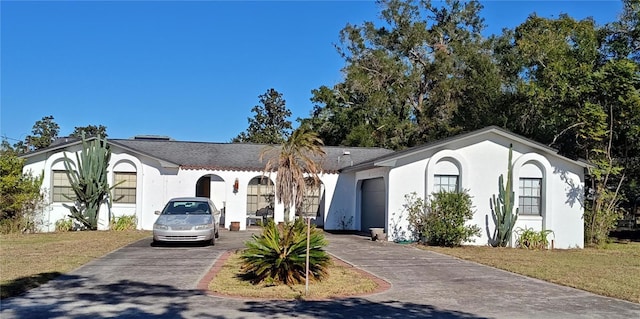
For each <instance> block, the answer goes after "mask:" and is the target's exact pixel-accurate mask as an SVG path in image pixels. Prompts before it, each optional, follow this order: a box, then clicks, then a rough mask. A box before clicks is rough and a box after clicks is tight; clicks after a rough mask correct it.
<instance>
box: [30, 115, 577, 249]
mask: <svg viewBox="0 0 640 319" xmlns="http://www.w3.org/2000/svg"><path fill="white" fill-rule="evenodd" d="M108 143H109V145H110V148H111V152H112V155H111V161H110V165H109V170H108V176H109V179H110V181H111V183H112V185H116V184H117V185H116V187H115V188H114V190H113V194H112V199H113V203H112V207H111V211H110V214H111V215H112V216H121V215H135V216H136V217H137V219H138V227H139V228H140V229H146V230H150V229H152V227H153V223H154V221H155V219H156V217H157V216H156V215H155V214H154V212H155V211H158V210H162V208H163V206H164V204H165V203H166V201H167V200H169V199H170V198H172V197H179V196H204V197H209V198H211V199H212V201H213V202H214V203H215V204H216V206H217V207H218V208H220V209H222V210H223V212H224V225H225V227H227V228H228V227H229V225H230V223H231V222H233V221H238V222H240V226H241V230H243V229H245V227H246V226H247V224H248V223H249V222H251V221H252V219H255V218H260V217H261V216H260V215H261V214H262V213H265V212H266V213H267V214H270V216H271V217H273V218H274V219H275V220H276V221H282V220H284V207H283V205H281V204H278V203H277V200H274V196H273V182H274V181H275V178H276V176H275V174H272V175H269V174H266V175H263V173H262V171H263V169H264V166H265V162H261V161H260V160H259V154H260V152H261V151H262V150H263V149H264V147H265V146H264V145H258V144H233V143H203V142H181V141H174V140H172V139H169V138H163V137H155V136H142V137H136V138H132V139H109V140H108ZM510 146H511V147H512V150H513V160H512V164H513V180H514V191H515V194H516V203H519V207H520V215H519V218H518V221H517V223H516V227H515V228H518V227H520V228H525V227H526V228H533V229H534V230H552V231H553V235H552V237H551V239H553V240H554V245H555V247H556V248H573V247H583V232H584V230H583V219H582V218H583V212H584V207H583V198H584V175H585V170H586V168H588V167H589V164H588V163H586V162H583V161H580V160H573V159H570V158H567V157H564V156H561V155H559V154H558V153H557V151H556V150H554V149H552V148H550V147H548V146H545V145H543V144H540V143H537V142H535V141H532V140H530V139H527V138H524V137H522V136H519V135H516V134H513V133H511V132H508V131H506V130H504V129H501V128H498V127H494V126H492V127H487V128H484V129H481V130H477V131H474V132H470V133H466V134H461V135H458V136H454V137H451V138H448V139H444V140H441V141H436V142H433V143H428V144H425V145H421V146H418V147H414V148H410V149H406V150H403V151H399V152H393V151H390V150H386V149H381V148H358V147H333V146H327V147H325V148H324V149H325V152H326V156H325V157H324V159H323V160H322V167H323V170H324V171H323V173H322V174H321V176H320V180H321V181H322V185H321V187H320V189H318V190H316V191H310V192H309V193H308V194H306V197H305V205H304V206H303V208H302V210H303V212H300V213H304V214H307V215H311V216H313V220H314V222H315V224H317V225H318V226H321V227H324V228H325V229H327V230H338V229H346V230H362V231H368V229H369V228H372V227H378V228H384V229H385V230H386V232H387V234H388V239H389V240H399V239H404V238H402V237H404V236H405V235H403V234H402V233H399V232H397V230H398V229H405V230H406V229H407V222H406V219H404V218H403V204H404V203H405V195H406V194H410V193H416V194H418V196H421V197H422V198H428V197H429V195H430V194H431V193H433V192H436V191H438V190H441V189H445V190H450V191H457V190H462V189H464V190H467V191H468V192H469V194H470V195H471V196H472V199H473V203H474V209H475V214H474V217H473V219H472V220H471V221H470V223H474V224H477V225H478V226H480V227H481V229H482V234H481V235H480V236H479V237H477V238H475V239H474V241H473V242H470V243H469V244H476V245H486V244H487V243H488V242H489V240H490V238H491V235H492V234H493V229H494V227H495V225H494V223H493V219H492V215H491V208H490V204H489V200H490V198H491V197H492V196H493V195H494V194H497V193H498V178H499V176H500V175H501V174H503V175H504V176H505V177H506V175H507V166H508V154H509V148H510ZM81 149H82V143H81V141H79V140H71V139H67V140H61V141H59V142H56V143H54V144H53V145H51V146H50V147H48V148H45V149H40V150H37V151H35V152H32V153H29V154H26V155H24V156H23V158H25V159H26V164H25V168H24V169H25V171H31V172H33V173H36V174H37V173H40V172H44V181H43V190H44V191H45V193H46V194H47V195H48V196H47V203H48V205H47V207H46V209H45V211H44V212H43V214H42V218H43V225H44V226H43V227H44V230H48V231H52V230H54V228H55V227H54V224H55V221H57V220H58V219H61V218H64V217H65V216H66V215H68V212H69V211H68V208H66V207H65V205H71V204H72V203H71V202H70V201H69V200H68V199H67V197H66V196H65V195H73V193H72V191H71V188H70V186H69V182H68V180H67V177H66V174H65V172H64V171H65V168H64V165H63V161H64V160H65V157H64V154H65V153H66V154H67V156H68V158H69V159H70V160H75V155H73V153H75V152H78V151H80V150H81ZM108 220H109V217H108V216H107V214H106V213H104V210H103V211H102V212H101V218H100V226H99V227H100V228H102V229H105V228H107V227H108Z"/></svg>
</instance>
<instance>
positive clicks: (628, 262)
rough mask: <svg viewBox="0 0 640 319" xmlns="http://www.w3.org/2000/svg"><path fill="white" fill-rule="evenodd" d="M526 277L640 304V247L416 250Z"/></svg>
mask: <svg viewBox="0 0 640 319" xmlns="http://www.w3.org/2000/svg"><path fill="white" fill-rule="evenodd" d="M419 247H421V248H423V249H427V250H431V251H435V252H438V253H443V254H446V255H451V256H455V257H458V258H461V259H465V260H470V261H474V262H477V263H480V264H484V265H488V266H492V267H496V268H500V269H504V270H507V271H510V272H514V273H518V274H522V275H525V276H529V277H533V278H538V279H542V280H545V281H549V282H553V283H557V284H560V285H564V286H569V287H574V288H578V289H582V290H586V291H590V292H593V293H596V294H599V295H604V296H609V297H614V298H619V299H624V300H628V301H631V302H636V303H640V243H638V242H635V243H634V242H630V243H626V244H621V243H611V244H608V245H607V246H606V247H604V248H600V249H596V248H585V249H567V250H539V251H535V250H525V249H513V248H492V247H481V246H463V247H457V248H444V247H430V246H421V245H420V246H419Z"/></svg>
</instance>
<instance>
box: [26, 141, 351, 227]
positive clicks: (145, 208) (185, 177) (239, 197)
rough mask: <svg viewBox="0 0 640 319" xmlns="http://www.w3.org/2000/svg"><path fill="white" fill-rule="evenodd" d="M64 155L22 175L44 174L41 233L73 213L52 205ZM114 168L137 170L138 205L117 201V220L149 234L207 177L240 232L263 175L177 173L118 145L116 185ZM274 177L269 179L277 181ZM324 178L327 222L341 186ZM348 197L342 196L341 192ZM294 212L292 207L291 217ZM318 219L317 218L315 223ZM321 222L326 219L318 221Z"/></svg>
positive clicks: (31, 165) (29, 166)
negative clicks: (251, 189) (170, 206)
mask: <svg viewBox="0 0 640 319" xmlns="http://www.w3.org/2000/svg"><path fill="white" fill-rule="evenodd" d="M80 149H81V146H80V145H75V146H72V147H70V148H68V149H67V150H66V154H67V156H68V158H69V159H70V160H72V161H74V162H75V155H74V152H77V151H80ZM63 160H64V152H62V151H58V152H53V153H46V154H40V155H37V156H33V157H31V158H29V159H28V161H27V163H26V165H25V167H24V171H25V172H27V171H31V172H32V173H34V174H40V173H41V172H44V180H43V187H42V188H43V191H44V192H45V194H46V201H47V205H46V207H45V209H44V210H43V212H41V219H42V227H41V229H42V230H43V231H54V230H55V222H56V221H57V220H59V219H63V218H65V217H66V216H67V215H69V209H68V208H66V207H64V205H71V204H73V203H71V202H68V203H53V202H52V201H51V190H52V181H51V177H52V170H53V169H60V170H64V166H63V164H62V161H63ZM114 168H115V169H116V170H117V171H126V172H136V176H137V187H136V203H135V204H123V203H114V204H113V206H112V208H111V214H112V215H113V216H116V217H117V216H122V215H134V214H135V215H136V217H137V219H138V228H139V229H145V230H151V229H153V223H154V222H155V220H156V219H157V215H155V212H156V211H161V210H162V209H163V208H164V205H165V204H166V202H167V201H168V200H169V199H171V198H174V197H191V196H195V192H196V184H197V182H198V180H199V179H200V178H201V177H203V176H211V185H210V196H211V199H212V201H213V202H214V204H215V205H216V206H217V207H218V209H220V210H222V209H224V211H225V216H224V226H225V227H227V228H228V227H229V224H230V223H231V222H232V221H239V222H240V227H241V230H244V229H246V221H247V213H246V210H247V185H248V183H249V181H250V180H251V179H253V178H254V177H260V176H262V172H259V171H223V170H206V169H197V170H196V169H179V168H176V167H163V166H162V163H161V162H159V161H158V160H156V159H154V158H150V157H148V156H145V155H141V154H131V152H129V151H127V150H124V149H121V148H119V147H117V146H112V148H111V161H110V165H109V168H108V170H109V172H108V178H109V182H110V183H111V184H112V185H113V183H114V180H113V172H114ZM275 177H276V176H275V174H274V175H272V176H270V178H271V180H272V181H273V182H275ZM236 179H238V184H239V187H238V191H237V192H234V189H233V184H234V182H235V180H236ZM320 179H321V181H322V183H323V184H324V190H325V193H324V196H325V197H324V198H325V204H323V205H322V208H323V209H324V211H323V213H322V214H321V217H320V218H323V219H326V218H327V217H328V216H329V215H330V214H329V211H330V209H331V207H332V205H331V203H329V202H327V201H328V200H331V198H332V197H333V196H334V188H335V186H336V184H337V183H338V175H337V174H321V176H320ZM343 195H344V194H343ZM274 210H275V213H274V219H275V220H276V221H283V220H284V206H283V205H282V204H278V202H277V200H276V204H275V208H274ZM107 211H108V207H107V206H106V205H104V206H103V208H102V209H101V211H100V219H99V229H107V228H108V218H109V217H108V216H109V215H108V214H107ZM294 213H295V210H293V209H292V211H291V214H292V215H291V216H293V214H294ZM314 220H315V219H314ZM315 222H316V223H317V224H323V223H324V220H322V221H315Z"/></svg>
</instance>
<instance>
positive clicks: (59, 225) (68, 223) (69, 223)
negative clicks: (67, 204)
mask: <svg viewBox="0 0 640 319" xmlns="http://www.w3.org/2000/svg"><path fill="white" fill-rule="evenodd" d="M72 230H73V220H71V219H67V218H63V219H58V220H57V221H56V232H68V231H72Z"/></svg>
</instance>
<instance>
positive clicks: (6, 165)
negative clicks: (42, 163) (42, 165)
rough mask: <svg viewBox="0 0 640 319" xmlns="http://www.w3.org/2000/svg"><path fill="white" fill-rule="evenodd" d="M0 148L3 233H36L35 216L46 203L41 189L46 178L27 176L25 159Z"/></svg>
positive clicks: (1, 222)
mask: <svg viewBox="0 0 640 319" xmlns="http://www.w3.org/2000/svg"><path fill="white" fill-rule="evenodd" d="M2 144H3V146H2V147H1V148H0V194H2V196H0V232H2V233H7V232H17V231H20V232H22V231H36V230H37V229H36V228H37V227H36V226H37V222H36V218H35V217H36V213H37V210H38V208H39V207H40V206H42V202H43V199H44V197H43V196H44V195H43V194H42V193H41V190H40V187H41V186H42V180H43V177H44V175H43V174H41V175H39V176H33V175H32V174H31V173H24V172H23V168H24V159H21V158H19V157H18V156H17V153H16V152H15V151H14V150H13V149H11V148H10V147H9V148H7V146H8V143H7V142H6V141H3V143H2Z"/></svg>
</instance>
